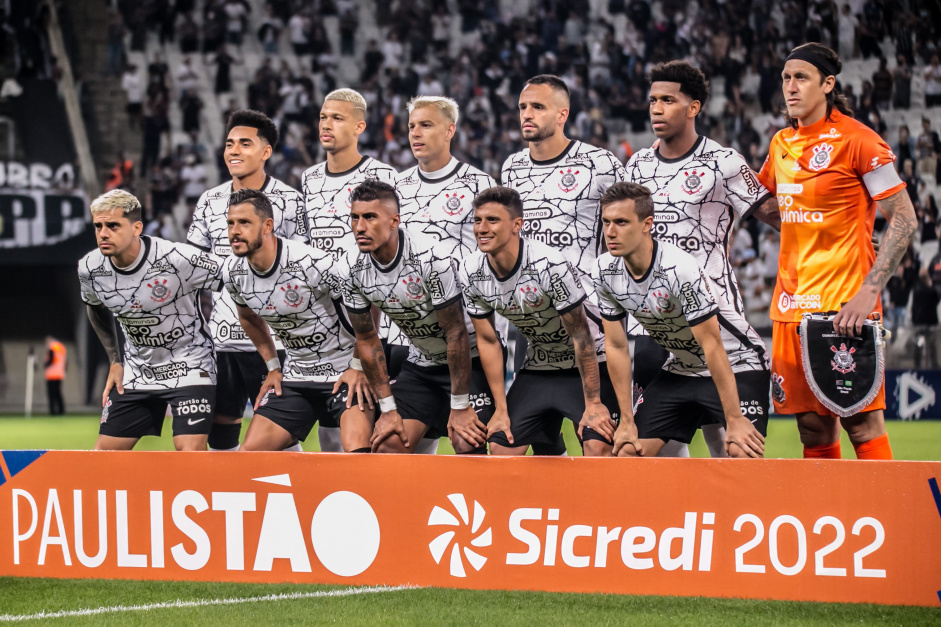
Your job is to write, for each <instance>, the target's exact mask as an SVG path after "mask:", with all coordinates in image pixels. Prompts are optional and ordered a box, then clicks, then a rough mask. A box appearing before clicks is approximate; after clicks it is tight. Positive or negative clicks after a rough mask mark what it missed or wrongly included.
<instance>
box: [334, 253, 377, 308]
mask: <svg viewBox="0 0 941 627" xmlns="http://www.w3.org/2000/svg"><path fill="white" fill-rule="evenodd" d="M352 262H353V260H352V259H349V258H347V257H342V258H341V259H340V260H339V261H338V262H337V263H336V265H335V266H334V271H335V272H336V273H337V275H338V276H339V278H340V285H341V292H342V296H343V306H344V307H346V308H347V309H349V310H350V311H352V312H353V313H366V312H368V311H369V307H370V303H369V301H368V300H366V297H365V296H364V295H363V293H362V291H361V290H360V287H359V278H358V277H357V275H356V273H355V272H353V269H352V266H353V263H352Z"/></svg>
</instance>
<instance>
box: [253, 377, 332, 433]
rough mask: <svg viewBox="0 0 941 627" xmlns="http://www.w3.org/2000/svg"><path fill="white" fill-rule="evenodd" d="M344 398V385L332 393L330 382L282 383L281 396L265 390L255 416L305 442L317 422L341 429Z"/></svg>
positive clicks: (324, 425) (322, 425)
mask: <svg viewBox="0 0 941 627" xmlns="http://www.w3.org/2000/svg"><path fill="white" fill-rule="evenodd" d="M346 396H347V387H346V384H345V383H344V384H343V385H341V386H340V390H339V391H338V392H337V393H336V394H334V393H333V384H332V383H303V382H293V381H292V382H283V383H282V384H281V396H278V395H277V394H275V393H274V390H273V389H271V390H268V393H267V394H265V395H264V396H263V397H262V399H261V403H260V404H259V405H258V409H256V410H255V413H256V414H258V415H259V416H264V417H265V418H267V419H268V420H270V421H271V422H273V423H275V424H276V425H278V426H279V427H282V428H283V429H284V430H285V431H287V432H288V433H290V434H291V436H292V437H293V438H294V439H296V440H305V439H307V435H308V434H309V433H310V430H311V429H313V428H314V423H315V422H317V421H320V426H321V427H334V428H336V427H339V426H340V416H342V415H343V412H345V411H346Z"/></svg>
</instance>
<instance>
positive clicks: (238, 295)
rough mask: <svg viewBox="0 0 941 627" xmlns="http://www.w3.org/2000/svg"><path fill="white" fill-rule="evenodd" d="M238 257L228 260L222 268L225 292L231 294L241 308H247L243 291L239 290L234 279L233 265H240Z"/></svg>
mask: <svg viewBox="0 0 941 627" xmlns="http://www.w3.org/2000/svg"><path fill="white" fill-rule="evenodd" d="M238 261H239V259H238V257H229V258H228V259H226V261H225V264H224V265H223V268H222V282H223V285H224V287H225V290H226V291H227V292H228V293H229V296H231V297H232V300H233V301H234V302H235V304H236V305H238V306H239V307H247V304H246V303H245V299H244V298H242V290H241V289H239V285H238V283H237V282H236V281H235V280H234V279H233V278H232V273H231V271H232V265H233V264H235V263H238Z"/></svg>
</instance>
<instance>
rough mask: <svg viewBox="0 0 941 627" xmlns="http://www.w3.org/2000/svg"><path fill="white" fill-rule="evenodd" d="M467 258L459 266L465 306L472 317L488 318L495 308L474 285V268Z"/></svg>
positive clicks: (459, 279) (459, 278)
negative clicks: (472, 277)
mask: <svg viewBox="0 0 941 627" xmlns="http://www.w3.org/2000/svg"><path fill="white" fill-rule="evenodd" d="M469 259H470V258H468V259H465V260H464V261H463V262H462V263H461V264H460V266H459V268H458V276H457V278H458V281H460V284H461V290H462V291H463V292H464V307H465V308H466V309H467V315H469V316H470V317H471V318H488V317H490V314H492V313H493V308H492V307H491V306H490V305H489V304H487V301H486V300H485V299H484V298H483V296H482V295H481V293H480V292H479V291H478V290H477V288H475V287H474V284H473V283H472V282H471V280H470V275H471V274H472V272H473V270H474V269H473V268H470V267H468V265H467V262H468V261H469Z"/></svg>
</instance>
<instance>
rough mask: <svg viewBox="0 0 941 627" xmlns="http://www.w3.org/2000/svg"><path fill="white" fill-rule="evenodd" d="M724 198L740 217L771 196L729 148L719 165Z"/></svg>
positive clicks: (737, 154) (745, 216)
mask: <svg viewBox="0 0 941 627" xmlns="http://www.w3.org/2000/svg"><path fill="white" fill-rule="evenodd" d="M720 170H721V172H722V183H723V185H724V186H725V198H726V200H727V201H728V203H729V205H730V206H731V207H732V209H733V210H734V211H735V213H737V214H738V216H739V217H740V218H742V219H744V218H747V217H748V216H749V215H751V213H752V211H754V210H755V208H757V207H758V205H759V204H761V203H763V202H764V201H765V200H767V199H768V198H770V197H771V192H769V191H768V189H767V188H766V187H765V186H764V185H762V184H761V183H759V182H758V177H756V176H755V173H754V172H752V169H751V168H750V167H748V164H747V163H745V159H744V158H742V155H740V154H739V153H738V152H736V151H734V150H731V151H730V154H729V155H728V157H726V158H725V159H723V160H722V163H721V165H720Z"/></svg>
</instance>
